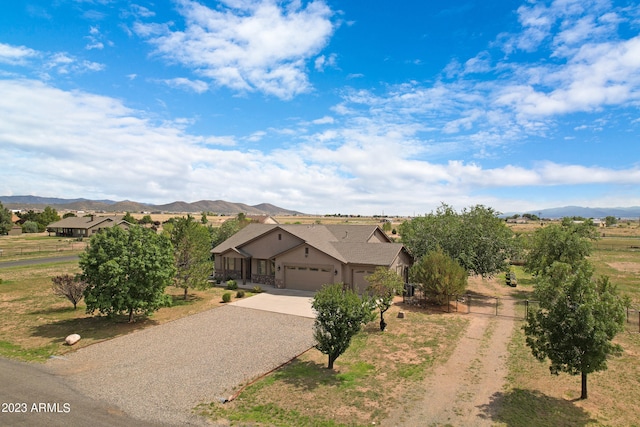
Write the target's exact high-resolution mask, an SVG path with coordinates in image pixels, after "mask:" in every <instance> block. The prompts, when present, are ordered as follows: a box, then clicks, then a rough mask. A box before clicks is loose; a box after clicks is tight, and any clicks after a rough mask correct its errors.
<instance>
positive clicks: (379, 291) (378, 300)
mask: <svg viewBox="0 0 640 427" xmlns="http://www.w3.org/2000/svg"><path fill="white" fill-rule="evenodd" d="M365 279H366V280H367V282H369V286H367V293H369V294H370V295H371V296H372V297H373V301H374V303H375V306H376V308H377V309H378V310H380V330H381V331H384V330H385V328H386V327H387V323H386V322H385V321H384V313H385V312H386V311H387V310H389V308H390V307H391V304H393V298H395V296H396V295H398V294H399V293H400V292H402V290H403V287H404V283H403V281H402V277H400V276H399V275H398V273H396V272H395V271H392V270H389V269H388V268H386V267H377V268H376V269H375V270H374V272H373V274H371V275H369V276H367V277H365Z"/></svg>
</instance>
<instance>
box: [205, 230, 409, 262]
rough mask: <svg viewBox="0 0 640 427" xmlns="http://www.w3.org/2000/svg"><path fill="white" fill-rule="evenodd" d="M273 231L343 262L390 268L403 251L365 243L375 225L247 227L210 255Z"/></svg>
mask: <svg viewBox="0 0 640 427" xmlns="http://www.w3.org/2000/svg"><path fill="white" fill-rule="evenodd" d="M276 228H279V229H281V230H283V231H285V232H287V233H290V234H292V235H294V236H296V237H298V238H299V239H301V240H303V241H304V242H305V243H306V244H308V245H309V246H312V247H314V248H316V249H318V250H320V251H322V252H324V253H326V254H327V255H329V256H331V257H333V258H335V259H337V260H339V261H341V262H344V263H354V264H368V265H390V264H391V263H392V262H393V260H394V259H395V258H396V257H397V256H398V253H399V252H400V251H401V250H402V248H403V245H402V244H400V243H367V242H368V240H369V239H370V238H371V236H372V235H373V234H374V233H375V232H376V230H377V229H378V226H376V225H322V224H311V225H302V224H282V225H278V224H249V225H247V226H246V227H245V228H243V229H242V230H240V231H238V232H237V233H236V234H234V235H233V236H231V237H230V238H229V239H227V240H225V241H224V242H222V243H221V244H219V245H218V246H216V247H215V248H214V249H213V250H212V251H211V252H213V253H222V252H225V251H227V250H230V249H234V248H236V250H240V248H241V247H242V246H243V245H245V244H247V243H249V242H250V241H253V240H255V239H256V238H258V237H260V236H262V235H264V234H266V233H268V232H270V231H272V230H274V229H276Z"/></svg>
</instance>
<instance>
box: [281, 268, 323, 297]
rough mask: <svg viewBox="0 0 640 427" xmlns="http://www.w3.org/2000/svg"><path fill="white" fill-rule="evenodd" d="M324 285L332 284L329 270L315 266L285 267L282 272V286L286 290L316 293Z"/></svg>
mask: <svg viewBox="0 0 640 427" xmlns="http://www.w3.org/2000/svg"><path fill="white" fill-rule="evenodd" d="M326 283H333V275H332V274H331V268H329V267H326V266H324V267H322V266H316V265H305V266H294V265H287V266H285V270H284V284H285V287H286V288H288V289H302V290H305V291H317V290H318V289H320V288H321V287H322V285H324V284H326Z"/></svg>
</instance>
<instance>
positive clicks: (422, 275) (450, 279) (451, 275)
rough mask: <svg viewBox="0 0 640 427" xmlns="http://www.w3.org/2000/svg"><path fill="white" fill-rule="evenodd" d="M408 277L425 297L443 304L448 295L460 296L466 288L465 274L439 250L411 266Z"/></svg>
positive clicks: (463, 270)
mask: <svg viewBox="0 0 640 427" xmlns="http://www.w3.org/2000/svg"><path fill="white" fill-rule="evenodd" d="M409 277H410V279H411V281H412V282H414V283H416V284H417V286H418V288H419V289H420V290H421V291H422V292H424V293H425V295H427V296H429V297H431V298H433V299H434V300H435V302H436V303H438V304H444V303H445V302H446V301H447V298H448V297H449V295H460V294H462V293H464V291H465V290H466V288H467V272H466V271H465V269H464V268H463V267H462V266H461V265H460V264H458V262H457V261H456V260H454V259H453V258H451V257H450V256H449V255H447V254H446V253H444V251H443V250H442V249H440V248H436V250H434V251H431V252H428V253H427V254H426V255H424V256H423V257H422V258H420V260H418V262H416V263H415V264H413V265H412V266H411V270H409Z"/></svg>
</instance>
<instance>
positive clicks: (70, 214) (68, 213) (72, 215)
mask: <svg viewBox="0 0 640 427" xmlns="http://www.w3.org/2000/svg"><path fill="white" fill-rule="evenodd" d="M75 217H77V215H76V214H74V213H73V212H67V213H66V214H64V215H62V218H63V219H64V218H75Z"/></svg>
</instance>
